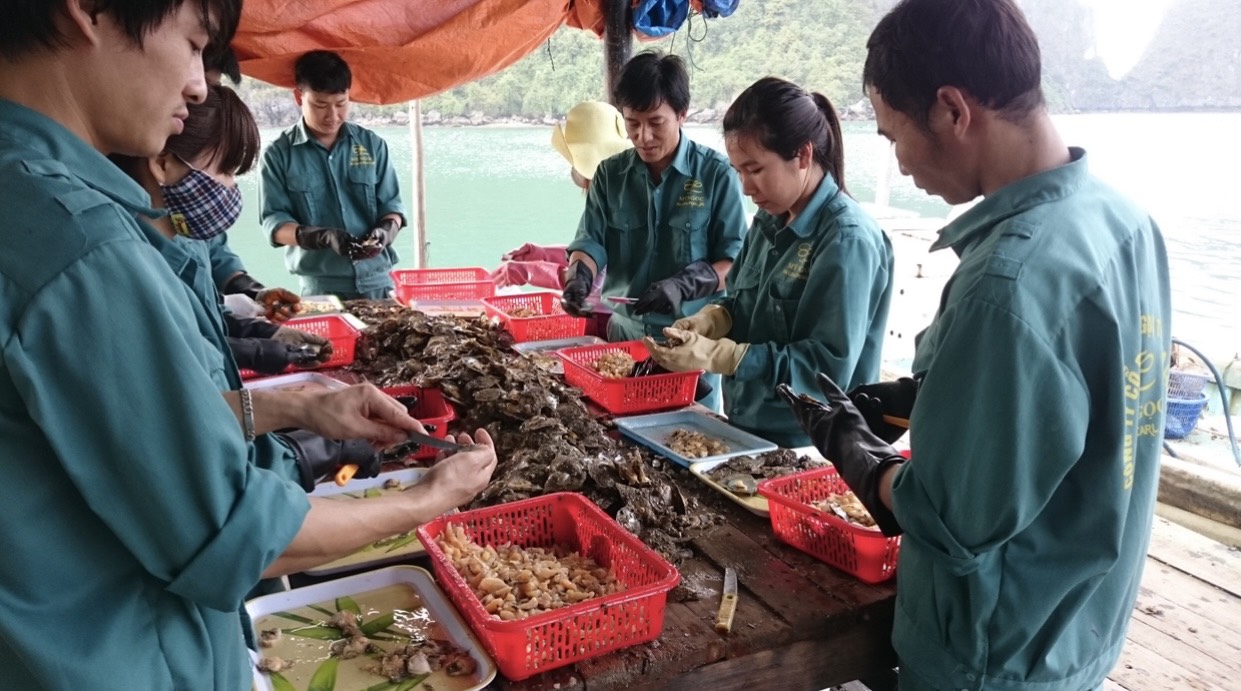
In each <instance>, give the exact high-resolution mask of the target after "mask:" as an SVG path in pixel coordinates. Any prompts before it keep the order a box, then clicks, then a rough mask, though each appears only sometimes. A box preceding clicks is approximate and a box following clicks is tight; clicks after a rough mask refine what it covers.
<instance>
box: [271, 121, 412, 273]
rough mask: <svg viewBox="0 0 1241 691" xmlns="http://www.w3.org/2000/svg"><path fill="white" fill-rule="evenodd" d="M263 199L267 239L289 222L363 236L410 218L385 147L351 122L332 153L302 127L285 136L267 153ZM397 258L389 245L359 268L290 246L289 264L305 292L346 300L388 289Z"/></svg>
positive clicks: (327, 252) (328, 255)
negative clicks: (390, 218) (390, 220)
mask: <svg viewBox="0 0 1241 691" xmlns="http://www.w3.org/2000/svg"><path fill="white" fill-rule="evenodd" d="M259 197H260V204H261V206H262V211H261V223H262V227H263V232H264V234H265V235H266V237H267V239H268V241H271V239H272V234H273V233H275V232H276V229H277V228H279V227H280V226H282V225H284V224H285V223H298V224H303V225H315V226H326V227H331V228H343V229H344V230H346V231H348V232H349V234H350V235H353V236H354V237H362V236H364V235H366V234H367V233H369V232H370V231H371V229H372V228H374V227H375V226H376V225H377V224H378V223H379V219H381V218H383V217H384V216H386V215H388V214H399V215H400V216H401V218H402V219H404V218H405V207H404V206H403V205H402V204H401V191H400V186H399V184H398V182H397V178H396V171H394V170H393V168H392V162H391V161H390V160H389V158H388V144H387V143H386V142H384V140H383V139H382V138H381V137H380V136H379V135H378V134H375V133H374V132H372V131H370V130H368V129H366V128H365V127H360V126H358V125H355V124H353V123H351V122H347V123H345V124H344V125H343V126H342V127H341V129H340V134H339V136H338V137H337V138H336V142H335V143H334V144H333V145H332V149H331V150H330V151H329V150H328V149H326V148H324V147H323V145H322V144H320V143H319V142H318V140H316V139H315V138H314V137H313V136H312V135H311V134H310V132H309V131H308V130H307V129H306V123H305V121H299V122H298V123H297V124H296V125H294V126H293V127H290V128H289V129H287V130H285V131H284V132H283V133H281V134H280V136H279V137H277V138H276V140H275V141H274V142H272V143H271V145H270V146H268V147H267V150H266V151H264V152H263V161H262V176H261V184H260V186H259ZM273 246H276V245H275V244H274V243H273ZM397 260H398V257H397V254H396V250H395V249H394V248H392V247H388V248H386V249H385V250H384V251H383V252H381V253H380V254H379V256H377V257H374V258H372V259H364V260H362V261H357V262H355V261H351V260H349V259H348V258H346V257H342V256H340V255H338V254H336V253H335V252H333V251H331V250H304V249H302V248H300V247H287V248H286V249H285V260H284V262H285V266H286V267H287V268H288V269H289V272H290V273H292V274H295V275H297V276H299V277H300V278H301V280H302V292H303V293H305V294H308V295H323V294H331V295H340V296H343V297H346V298H348V297H353V296H358V295H368V294H373V293H375V291H381V292H382V291H387V290H390V289H391V288H392V287H393V283H392V279H391V278H390V277H389V276H388V272H389V271H390V270H391V269H392V267H393V266H394V265H395V264H396V262H397Z"/></svg>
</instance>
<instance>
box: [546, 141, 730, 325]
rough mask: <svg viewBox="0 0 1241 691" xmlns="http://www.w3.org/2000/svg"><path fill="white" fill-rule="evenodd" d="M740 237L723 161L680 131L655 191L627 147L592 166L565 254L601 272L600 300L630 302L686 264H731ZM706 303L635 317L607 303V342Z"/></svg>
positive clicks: (628, 308) (692, 302)
mask: <svg viewBox="0 0 1241 691" xmlns="http://www.w3.org/2000/svg"><path fill="white" fill-rule="evenodd" d="M744 234H745V210H744V209H743V208H742V204H741V184H740V182H738V180H737V176H736V174H735V173H733V170H732V168H731V167H730V166H729V163H728V159H726V158H725V157H724V155H723V154H721V153H720V152H718V151H716V150H714V149H712V148H710V147H707V146H703V145H702V144H699V143H697V142H695V141H693V140H691V139H690V138H689V137H686V136H685V133H684V132H682V133H681V141H680V143H679V144H677V149H676V153H675V154H674V155H673V158H672V162H671V163H670V164H669V166H668V169H667V170H665V171H664V173H663V175H662V177H661V179H660V181H659V184H658V185H656V184H655V183H654V180H653V179H652V178H651V174H650V171H649V170H648V169H647V167H646V164H645V163H643V162H642V159H641V158H638V154H637V152H636V151H635V150H633V149H629V150H626V151H622V152H621V153H619V154H616V155H615V156H612V157H611V158H608V159H606V160H604V161H603V162H602V163H600V164H599V167H598V168H597V169H596V171H595V177H594V178H592V179H591V183H590V191H589V192H588V193H587V195H586V209H585V211H583V212H582V219H581V221H580V222H579V223H578V226H577V236H576V237H575V238H574V239H573V242H571V243H569V247H568V251H569V252H570V253H572V252H579V251H580V252H585V253H586V254H588V255H590V258H591V259H592V260H594V262H595V265H596V266H598V267H599V269H600V270H601V271H602V270H603V269H604V268H605V267H606V268H607V270H608V271H607V276H606V277H605V278H604V281H603V289H602V294H603V295H604V296H605V297H634V298H636V297H640V296H641V295H642V293H643V292H644V291H645V290H646V289H647V287H648V286H650V285H651V284H652V283H654V282H656V281H661V280H663V279H665V278H668V277H669V276H672V275H673V274H676V273H678V272H679V271H681V269H683V268H685V266H686V265H687V264H690V263H693V262H695V261H699V260H705V261H707V262H711V263H714V262H718V261H723V260H732V259H735V258H736V257H737V253H738V252H739V251H740V250H741V238H742V236H743V235H744ZM717 295H718V294H717ZM709 299H710V298H703V299H701V300H689V301H686V302H683V303H681V309H680V310H679V311H678V312H677V313H676V314H671V315H669V314H656V313H653V312H652V313H647V314H644V315H641V316H639V315H635V314H633V313H632V311H631V310H632V306H631V305H613V304H608V306H609V307H610V308H611V309H612V310H613V315H612V324H613V326H609V329H608V330H609V334H616V336H617V338H614V339H613V340H626V339H634V338H641V337H642V336H645V335H658V334H660V332H661V331H662V329H663V328H664V327H665V326H671V325H672V322H674V321H676V320H677V319H680V318H681V317H683V316H686V315H690V314H693V313H695V312H697V311H698V310H699V309H702V307H703V306H704V305H706V304H707V302H708V300H709Z"/></svg>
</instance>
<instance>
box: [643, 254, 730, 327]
mask: <svg viewBox="0 0 1241 691" xmlns="http://www.w3.org/2000/svg"><path fill="white" fill-rule="evenodd" d="M719 290H720V275H719V274H717V273H715V267H713V266H711V264H709V263H707V262H705V261H702V260H699V261H696V262H694V263H692V264H690V265H688V266H686V267H685V268H684V269H681V270H680V271H679V272H677V273H676V274H674V275H673V276H670V277H668V278H665V279H664V280H662V281H656V282H654V283H652V284H651V285H649V286H648V287H647V289H646V291H645V292H644V293H642V296H641V297H639V298H638V301H637V302H635V303H634V305H633V313H634V314H646V313H647V312H659V313H660V314H675V313H676V311H677V310H678V309H680V308H681V303H682V302H683V301H685V300H699V299H701V298H705V297H710V296H711V295H715V294H716V293H717V292H719Z"/></svg>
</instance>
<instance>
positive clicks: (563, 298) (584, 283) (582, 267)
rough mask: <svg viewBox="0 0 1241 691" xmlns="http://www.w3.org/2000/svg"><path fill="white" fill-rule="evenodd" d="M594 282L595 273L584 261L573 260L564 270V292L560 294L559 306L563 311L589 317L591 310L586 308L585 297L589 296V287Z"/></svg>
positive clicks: (576, 315)
mask: <svg viewBox="0 0 1241 691" xmlns="http://www.w3.org/2000/svg"><path fill="white" fill-rule="evenodd" d="M594 283H595V275H594V274H593V273H591V271H590V267H589V266H586V264H585V263H584V262H573V263H572V264H570V265H569V268H568V269H566V270H565V275H564V292H563V293H561V295H560V306H561V307H562V308H564V311H565V312H568V313H569V314H572V315H573V316H575V317H589V316H590V315H591V310H589V309H587V308H586V298H588V297H590V289H591V286H593V285H594Z"/></svg>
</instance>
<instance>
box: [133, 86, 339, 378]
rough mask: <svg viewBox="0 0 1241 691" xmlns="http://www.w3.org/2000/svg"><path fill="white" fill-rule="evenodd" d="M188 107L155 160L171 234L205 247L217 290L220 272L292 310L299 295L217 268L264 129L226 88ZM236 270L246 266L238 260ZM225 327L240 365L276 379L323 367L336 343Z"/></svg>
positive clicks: (259, 298)
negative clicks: (291, 370) (290, 370)
mask: <svg viewBox="0 0 1241 691" xmlns="http://www.w3.org/2000/svg"><path fill="white" fill-rule="evenodd" d="M189 109H190V115H191V117H188V118H186V120H185V129H184V130H183V131H182V132H181V133H180V134H178V135H177V136H175V137H172V138H171V139H169V140H168V143H167V145H166V148H165V151H164V154H163V155H161V157H160V158H159V159H157V162H158V165H159V168H160V174H161V176H162V178H163V180H162V182H161V184H160V187H159V191H160V196H161V198H162V199H163V201H164V206H165V208H167V209H168V211H169V220H170V222H171V224H172V228H173V230H174V231H175V232H176V233H177V234H178V235H181V236H184V237H188V238H191V239H194V240H200V241H203V242H204V243H206V247H207V250H208V255H209V258H210V264H211V277H212V280H213V282H215V284H216V286H217V287H218V286H219V284H220V276H221V274H222V273H231V274H232V277H231V278H230V279H229V280H228V281H227V283H229V284H232V285H236V284H237V283H239V282H245V283H247V284H249V285H250V286H258V287H257V288H255V289H254V294H253V295H252V297H253V298H254V299H255V301H256V302H259V303H260V304H264V305H269V306H273V307H274V306H276V305H285V306H292V305H295V304H296V301H297V299H296V296H286V294H287V293H288V291H285V290H283V289H279V288H277V289H266V288H262V286H260V285H259V284H258V283H257V281H254V280H253V279H250V278H249V274H246V273H244V269H243V270H242V271H241V272H236V271H231V269H230V268H227V267H226V268H225V270H224V271H221V270H220V268H219V267H220V261H221V259H220V258H221V256H222V253H224V252H227V244H226V242H227V241H226V237H227V235H226V233H225V231H227V230H228V229H229V228H230V227H232V225H233V224H234V223H236V221H237V218H238V217H239V216H240V215H241V201H242V200H241V190H239V189H238V188H237V185H236V184H235V182H234V178H235V177H236V176H238V175H243V174H245V173H246V172H247V171H248V170H250V168H251V167H252V165H253V163H254V161H255V159H256V158H257V156H258V150H259V131H258V125H257V124H256V123H255V121H254V117H253V115H252V114H251V113H250V110H249V108H247V107H246V105H245V103H244V102H242V100H241V98H240V97H238V96H237V94H236V93H235V92H234V91H233V90H231V89H227V88H224V87H221V86H212V87H209V88H208V90H207V96H206V98H205V100H204V101H203V103H201V104H191V105H190V106H189ZM205 169H209V170H210V171H212V172H214V175H213V174H209V173H208V172H207V170H205ZM227 254H228V255H231V256H234V257H235V255H232V253H231V252H227ZM236 266H237V267H238V268H240V267H241V264H240V260H238V261H237V264H236ZM220 292H222V293H224V292H225V291H224V290H221V291H220ZM289 297H293V300H292V301H290V299H289ZM272 311H273V312H278V311H279V310H278V309H272ZM225 326H226V329H227V331H228V336H229V347H230V348H231V349H232V351H233V356H234V358H235V359H236V360H237V364H238V366H239V367H241V368H242V369H250V370H254V371H256V372H259V373H261V374H278V373H280V372H283V371H284V370H285V369H286V368H287V367H288V366H289V365H309V364H312V363H314V362H316V361H320V362H321V361H324V360H327V358H328V357H329V356H330V355H331V352H332V351H331V347H332V346H331V343H329V342H328V341H327V340H326V339H324V338H322V337H320V336H318V335H316V334H312V333H308V332H305V331H299V330H297V329H293V328H290V327H287V326H278V325H276V324H273V323H271V322H269V321H267V320H263V319H250V318H244V317H235V316H233V315H231V314H228V313H226V314H225Z"/></svg>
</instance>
